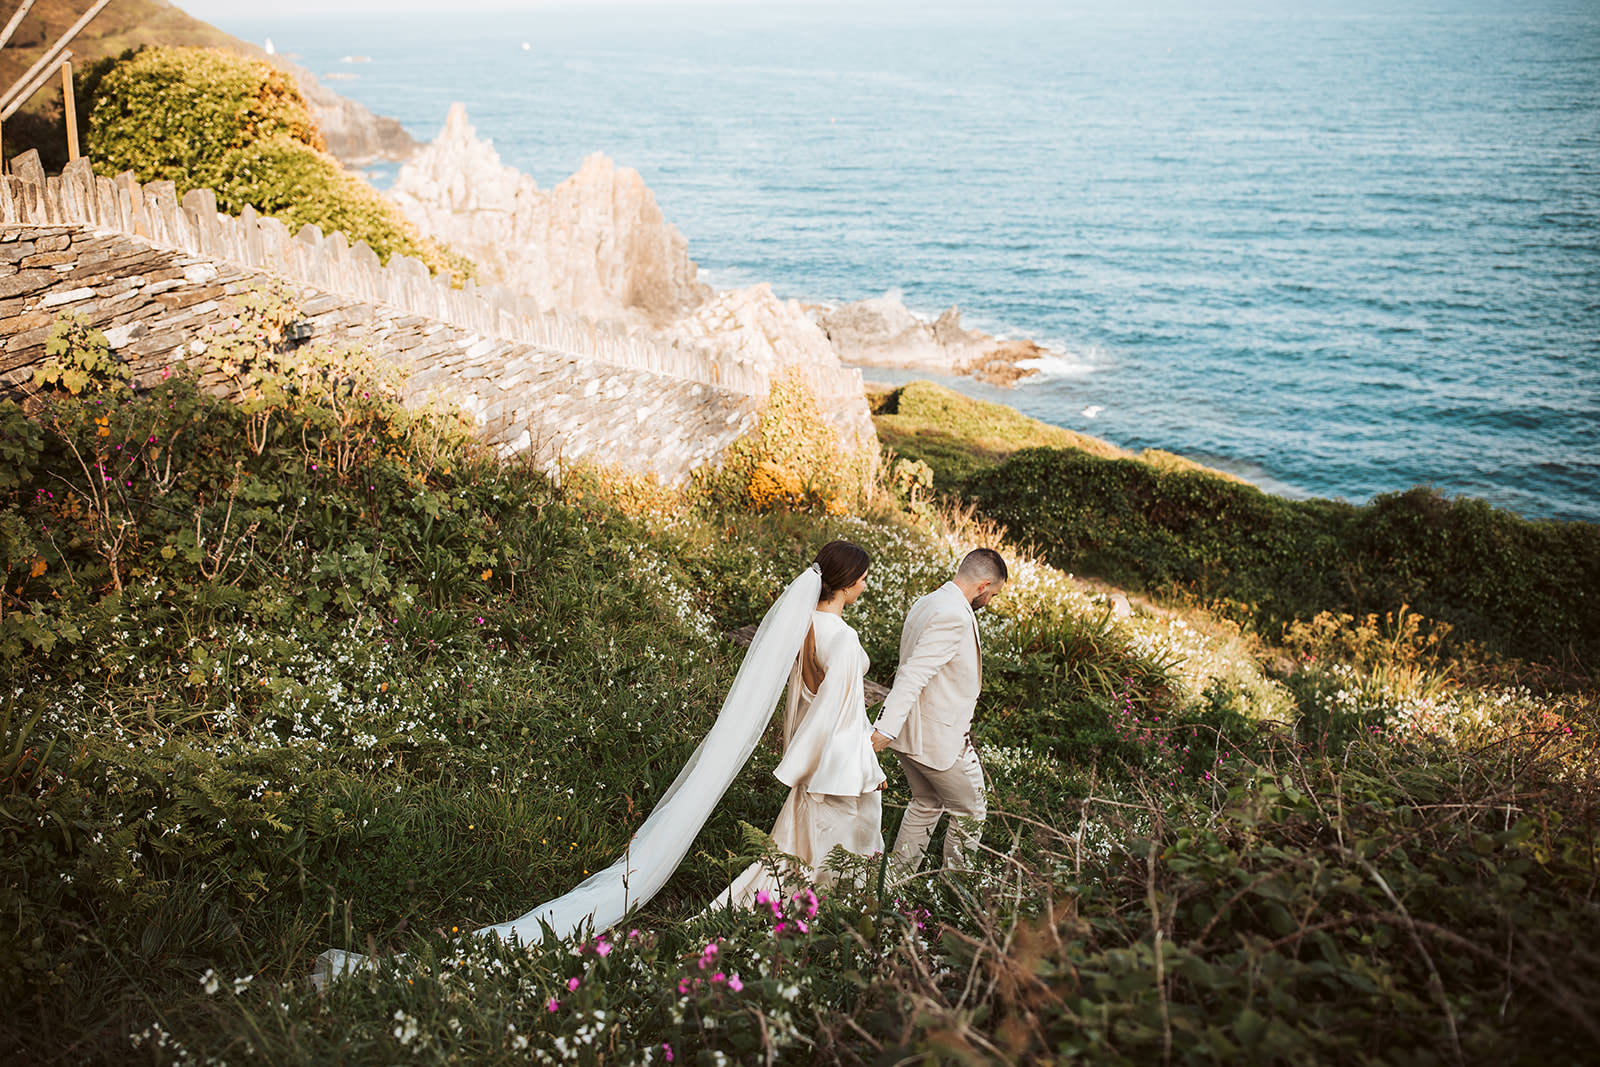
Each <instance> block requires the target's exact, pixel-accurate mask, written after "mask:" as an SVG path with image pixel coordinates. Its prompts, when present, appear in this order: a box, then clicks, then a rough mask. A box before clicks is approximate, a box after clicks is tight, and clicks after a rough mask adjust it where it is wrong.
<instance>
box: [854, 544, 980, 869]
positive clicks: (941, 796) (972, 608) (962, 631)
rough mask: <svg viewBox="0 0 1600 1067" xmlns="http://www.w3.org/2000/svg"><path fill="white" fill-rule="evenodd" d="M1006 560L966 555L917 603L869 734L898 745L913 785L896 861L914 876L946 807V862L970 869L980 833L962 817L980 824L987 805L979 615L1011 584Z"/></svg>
mask: <svg viewBox="0 0 1600 1067" xmlns="http://www.w3.org/2000/svg"><path fill="white" fill-rule="evenodd" d="M1006 577H1007V574H1006V561H1005V560H1004V559H1002V558H1000V553H998V552H996V551H995V550H994V549H992V548H979V549H975V550H973V551H972V552H969V553H967V556H966V558H965V559H963V560H962V561H961V566H960V567H959V568H957V570H956V576H955V578H954V579H953V580H951V581H949V582H946V583H945V584H944V585H942V586H940V587H939V588H938V589H935V590H934V591H933V592H931V593H929V594H928V595H927V596H924V597H923V598H921V599H920V600H918V601H917V602H916V603H915V604H913V605H911V611H910V612H909V613H907V615H906V624H905V628H904V629H903V630H901V631H900V669H899V671H897V672H896V674H895V676H894V688H892V689H891V690H890V691H889V695H888V696H887V697H885V698H884V701H883V709H882V711H880V712H879V713H878V722H877V725H876V726H875V727H874V728H873V731H872V748H873V751H875V752H882V751H883V750H884V749H885V748H892V749H894V751H895V755H897V756H899V757H900V766H901V767H903V768H904V769H905V772H906V779H907V780H908V781H909V782H910V783H911V803H910V805H909V806H908V807H907V808H906V814H905V818H904V819H903V820H901V823H900V834H899V836H898V837H896V838H895V842H894V852H893V855H892V859H893V861H894V864H895V865H896V866H897V867H899V868H901V869H902V870H903V871H904V872H905V873H914V872H915V871H916V869H917V868H918V867H919V866H921V864H922V856H923V853H925V852H926V851H927V850H928V839H929V838H931V837H932V836H933V830H934V827H935V826H936V825H938V822H939V817H940V816H941V815H944V814H946V813H948V814H950V815H951V816H953V817H954V818H953V819H952V820H951V824H950V828H949V830H948V832H947V833H946V834H945V842H944V862H945V866H946V867H950V868H965V867H966V866H967V855H966V853H967V851H968V850H969V849H971V848H973V847H975V846H976V845H977V836H976V835H975V834H973V833H971V832H970V831H969V830H968V829H967V828H966V827H965V826H963V825H961V823H960V822H958V821H957V820H958V819H973V820H976V821H979V822H981V821H982V820H983V817H984V815H985V813H986V812H987V810H988V808H987V806H986V803H985V798H984V788H983V765H982V764H980V763H979V762H978V753H977V750H976V749H974V748H973V747H972V709H973V706H974V705H975V704H976V703H977V700H978V691H979V689H981V688H982V685H983V653H982V651H981V649H980V648H979V646H978V617H977V615H976V614H974V613H975V612H976V611H977V609H979V608H981V607H983V606H984V605H985V604H987V603H989V601H990V600H992V599H994V597H995V595H996V594H997V593H999V592H1000V590H1001V588H1002V587H1004V585H1005V583H1006Z"/></svg>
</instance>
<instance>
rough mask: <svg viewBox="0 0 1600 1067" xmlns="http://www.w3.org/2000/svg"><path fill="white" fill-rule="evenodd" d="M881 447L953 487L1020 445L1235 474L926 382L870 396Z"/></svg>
mask: <svg viewBox="0 0 1600 1067" xmlns="http://www.w3.org/2000/svg"><path fill="white" fill-rule="evenodd" d="M870 399H871V402H872V409H873V416H874V417H873V422H874V423H875V424H876V426H877V428H878V437H879V439H880V440H882V442H883V444H884V446H885V447H886V448H889V449H891V450H892V451H894V452H896V453H897V454H899V455H901V456H903V457H905V458H907V459H911V460H920V461H922V462H924V463H927V464H928V465H929V466H930V467H932V468H933V472H934V479H935V482H936V484H937V485H939V486H941V487H947V488H952V489H953V488H956V487H959V486H960V485H961V484H962V483H964V482H965V481H966V480H967V479H969V478H971V477H972V476H973V475H975V474H977V473H979V472H980V471H985V470H988V469H990V468H992V467H995V466H997V465H999V464H1000V463H1001V462H1003V461H1004V460H1006V459H1008V458H1009V457H1010V456H1012V455H1013V454H1014V453H1016V452H1019V451H1021V450H1022V449H1025V448H1060V449H1068V450H1072V451H1077V452H1083V453H1086V454H1087V455H1091V456H1098V457H1100V458H1102V459H1134V458H1138V459H1141V460H1143V461H1144V462H1146V463H1148V464H1150V465H1152V466H1154V467H1156V468H1158V469H1161V470H1201V471H1206V472H1207V473H1209V474H1214V475H1215V476H1217V477H1219V478H1225V479H1228V480H1230V481H1238V480H1239V479H1237V478H1236V477H1235V476H1233V475H1231V474H1228V473H1226V472H1223V471H1218V470H1213V469H1211V468H1209V467H1202V466H1201V465H1200V464H1198V463H1195V462H1194V461H1193V460H1189V459H1185V458H1184V457H1182V456H1177V455H1174V454H1172V453H1171V452H1162V451H1160V450H1158V449H1146V450H1145V451H1144V452H1142V453H1138V454H1135V453H1133V452H1129V451H1127V450H1126V449H1121V448H1118V447H1117V446H1115V445H1113V444H1111V443H1110V442H1107V441H1102V440H1101V439H1100V438H1098V437H1090V436H1089V435H1088V434H1081V433H1078V432H1076V431H1074V430H1068V429H1065V428H1064V427H1060V426H1051V425H1050V424H1049V423H1045V422H1040V421H1039V420H1037V419H1030V418H1028V417H1027V416H1026V415H1023V414H1022V413H1021V412H1019V411H1017V410H1015V409H1014V408H1009V407H1007V406H1005V405H1004V404H993V403H989V402H988V401H984V400H974V399H971V398H970V397H965V396H962V395H961V394H960V393H957V392H955V391H954V390H951V389H947V388H945V387H944V386H941V385H935V384H934V383H932V382H911V383H910V384H908V385H903V386H901V387H899V388H897V389H892V390H888V391H886V392H881V393H877V394H874V395H873V396H872V397H871V398H870Z"/></svg>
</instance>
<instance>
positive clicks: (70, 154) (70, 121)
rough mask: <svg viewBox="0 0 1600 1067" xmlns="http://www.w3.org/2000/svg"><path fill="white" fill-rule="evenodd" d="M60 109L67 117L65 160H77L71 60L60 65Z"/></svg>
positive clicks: (76, 111) (75, 109)
mask: <svg viewBox="0 0 1600 1067" xmlns="http://www.w3.org/2000/svg"><path fill="white" fill-rule="evenodd" d="M61 107H62V110H63V111H64V112H65V113H66V116H67V159H68V161H71V160H75V159H77V158H78V103H77V101H76V100H75V99H74V98H73V92H72V60H70V59H69V60H67V61H66V62H65V63H63V64H61Z"/></svg>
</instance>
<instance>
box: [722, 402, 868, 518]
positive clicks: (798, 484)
mask: <svg viewBox="0 0 1600 1067" xmlns="http://www.w3.org/2000/svg"><path fill="white" fill-rule="evenodd" d="M875 458H876V457H874V456H872V455H868V454H865V453H863V452H861V451H857V450H852V449H850V448H847V447H846V446H845V444H844V443H843V442H842V441H841V440H840V438H839V433H838V431H837V430H836V429H835V428H834V427H833V425H832V424H831V423H829V422H828V420H827V418H826V417H824V415H823V414H822V409H821V408H820V407H818V406H817V400H816V397H814V396H813V395H812V394H811V390H810V388H809V387H807V385H806V384H805V381H804V380H803V379H802V378H801V377H799V376H798V375H786V376H783V377H780V378H778V379H776V380H775V381H774V382H773V383H772V388H771V391H770V392H769V394H768V396H767V404H766V407H765V408H764V409H762V413H761V421H760V422H759V423H757V425H756V427H755V429H754V430H752V431H751V432H750V433H748V434H746V435H745V436H744V437H742V438H740V439H739V440H738V441H736V442H734V444H733V446H732V447H731V448H729V449H728V451H727V452H726V453H725V454H724V455H723V457H722V464H721V466H720V468H718V469H717V470H715V471H706V472H703V473H700V474H698V475H697V480H698V486H699V490H700V495H701V496H702V497H703V499H704V500H705V501H706V502H707V503H708V504H709V505H710V506H711V507H713V508H725V507H732V508H748V509H750V510H753V511H758V512H759V511H771V510H775V509H776V510H785V511H797V510H810V511H816V512H820V513H826V514H830V515H842V514H844V513H845V512H846V511H849V510H850V509H851V508H852V507H853V506H854V505H857V504H859V503H860V502H861V501H862V499H863V498H864V497H865V495H866V493H867V492H868V489H869V487H870V486H871V483H872V477H873V474H874V463H873V461H874V459H875Z"/></svg>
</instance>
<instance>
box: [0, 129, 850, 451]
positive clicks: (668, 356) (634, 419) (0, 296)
mask: <svg viewBox="0 0 1600 1067" xmlns="http://www.w3.org/2000/svg"><path fill="white" fill-rule="evenodd" d="M31 155H32V154H31V153H29V154H25V155H24V156H22V157H18V159H17V160H16V161H14V166H15V170H16V173H15V174H13V175H11V176H7V177H4V178H0V390H4V391H10V392H15V391H16V390H18V389H20V388H22V387H24V386H25V384H26V383H27V382H29V381H30V380H31V378H32V374H33V370H34V368H36V367H37V366H38V365H39V364H40V363H41V362H43V361H44V360H45V359H46V356H45V352H44V343H45V340H46V339H47V337H48V336H49V333H50V330H51V328H52V326H53V325H54V323H55V321H56V319H57V317H58V316H59V315H61V314H64V313H73V314H79V315H82V316H83V317H84V318H85V319H86V320H87V321H88V322H89V323H90V324H91V325H94V326H96V327H98V328H100V329H102V330H103V331H104V332H105V334H106V336H107V339H108V340H109V341H110V342H111V344H112V346H113V348H114V349H115V350H116V351H117V353H118V355H119V356H121V357H123V358H124V359H126V360H127V361H128V362H129V363H130V365H131V366H132V367H133V369H134V372H135V376H136V380H142V381H145V382H148V381H150V380H151V379H152V378H153V377H156V376H159V374H160V371H161V368H162V367H163V366H165V365H167V364H169V363H171V362H174V361H176V360H180V359H184V358H186V357H187V356H189V355H191V354H198V353H199V352H200V351H201V350H203V346H204V344H205V343H206V338H207V336H208V331H207V328H208V327H212V326H215V325H216V324H219V323H222V322H225V321H226V320H228V319H229V318H231V317H232V308H231V305H230V301H229V300H228V297H230V296H232V295H236V294H239V293H242V292H245V291H248V290H249V289H251V288H256V287H260V286H264V285H267V284H270V283H271V282H273V281H274V280H277V281H278V282H279V283H280V284H287V285H288V287H289V288H290V289H291V291H292V292H293V294H294V296H295V298H296V301H297V306H298V307H299V308H300V309H301V313H302V316H303V318H304V320H305V323H304V324H305V325H306V326H307V327H308V328H309V335H310V340H311V341H313V342H315V341H328V342H339V341H356V342H364V343H367V344H368V345H369V347H370V348H371V349H372V350H373V351H375V352H378V353H380V354H383V355H385V356H387V357H389V358H391V359H394V360H395V361H397V362H399V363H401V364H403V365H404V366H405V367H406V368H407V370H408V372H409V380H410V383H411V386H410V387H411V389H412V390H413V392H414V394H415V395H417V396H421V395H424V394H428V393H438V394H442V395H445V396H448V397H450V398H452V399H453V400H455V401H456V402H458V403H459V404H460V405H461V406H462V407H463V408H465V409H466V410H467V411H469V412H471V413H472V414H473V416H474V417H475V418H476V419H477V420H478V422H479V424H480V426H481V427H482V433H483V435H484V437H485V438H486V439H487V440H488V441H489V442H491V443H492V444H493V445H495V446H496V447H497V448H498V449H499V450H500V451H501V452H502V454H507V455H510V454H514V453H519V452H530V453H532V454H533V455H534V456H535V457H536V458H537V459H538V460H539V461H540V462H541V463H543V464H544V465H546V466H547V467H550V468H553V467H555V466H558V465H559V464H560V463H562V462H570V461H574V460H579V459H583V460H593V461H596V462H600V463H605V464H615V465H619V466H623V467H626V468H629V469H633V470H637V471H641V472H649V473H653V474H656V475H658V476H659V477H661V478H663V479H664V480H666V481H668V482H676V481H679V480H681V479H683V478H684V477H686V476H687V474H688V473H689V472H690V471H691V470H693V469H695V468H696V467H698V466H701V465H703V464H705V463H707V462H709V461H712V460H714V459H716V458H717V457H718V456H720V455H721V454H722V452H723V451H725V450H726V448H727V447H728V445H730V444H731V443H732V442H733V441H734V440H736V439H737V438H738V437H739V436H740V435H741V434H742V433H744V432H745V431H747V430H748V429H749V428H750V427H751V426H753V425H754V424H755V422H756V420H757V418H758V416H759V411H760V409H761V407H762V405H763V403H764V401H765V399H766V395H767V392H768V390H769V388H770V381H771V379H770V375H771V374H772V370H771V368H770V367H767V366H763V365H760V364H759V363H752V362H750V361H747V360H741V359H739V358H736V357H727V356H723V357H712V356H710V355H708V354H707V353H706V352H704V351H702V350H699V349H697V348H695V347H694V346H692V345H689V344H681V345H662V344H651V343H646V342H641V341H640V340H638V339H635V338H630V337H624V336H619V335H616V334H610V333H606V332H605V331H603V330H600V329H598V328H596V327H592V326H590V325H588V324H587V323H583V322H581V321H572V320H564V319H561V318H559V317H556V316H552V315H548V314H540V313H539V312H538V309H537V308H536V307H533V306H532V305H531V303H530V302H529V301H527V300H525V299H523V298H519V297H517V296H515V295H513V294H511V293H509V292H506V291H505V290H501V289H489V288H475V287H472V286H470V285H469V286H468V287H467V288H465V289H453V288H451V287H450V286H449V284H448V282H447V281H443V280H439V279H435V278H433V277H431V276H430V275H429V274H428V272H427V269H426V268H425V267H423V265H422V264H421V263H418V262H416V261H414V260H409V259H406V258H405V257H401V256H397V257H395V258H394V260H392V261H391V262H390V264H388V265H387V266H381V265H379V263H378V261H377V257H376V256H375V255H374V254H373V253H372V252H371V250H370V249H368V248H367V247H366V245H364V244H357V245H356V246H355V247H353V248H352V247H350V246H349V245H348V243H347V242H346V241H345V239H344V236H343V235H342V234H338V233H335V234H332V235H329V236H324V235H323V234H321V233H320V232H319V231H317V229H316V227H314V226H307V227H305V228H303V229H302V230H301V231H300V232H299V233H298V234H295V235H293V236H291V235H290V234H289V231H288V230H287V228H286V227H284V226H283V225H282V224H281V223H279V222H278V221H277V220H275V219H271V218H264V217H260V216H257V215H256V214H255V213H254V212H252V211H249V210H247V211H246V212H245V213H244V214H243V215H241V216H240V217H238V218H234V217H231V216H228V215H223V214H220V213H218V212H217V211H216V206H215V198H214V197H213V196H212V194H211V193H210V192H209V191H207V190H199V191H196V192H191V193H190V194H188V195H187V196H185V197H184V198H183V200H182V202H181V203H180V202H179V200H178V197H177V195H176V190H175V188H174V187H173V185H172V183H171V182H152V183H150V184H147V185H140V184H138V183H137V182H135V181H133V180H132V178H131V176H127V175H124V176H122V177H120V178H118V179H115V180H113V179H107V178H102V177H98V176H96V175H94V174H93V173H92V171H91V170H90V169H89V167H88V165H87V164H86V163H84V162H83V161H79V162H78V163H76V164H74V165H72V166H70V167H69V168H68V169H67V170H66V171H64V172H63V173H62V175H61V176H60V177H50V178H47V177H46V176H45V175H44V174H43V173H42V171H41V170H40V169H39V167H38V164H37V159H36V157H35V158H30V157H31ZM791 372H792V373H799V374H801V375H802V376H803V377H805V378H806V379H807V381H808V383H809V384H810V386H811V388H812V389H813V391H815V392H816V393H817V395H818V398H819V400H821V401H822V404H823V408H824V410H825V411H828V412H829V413H830V415H831V417H833V418H834V419H835V421H836V423H837V425H838V427H839V429H840V432H841V436H844V437H846V439H849V440H854V441H857V442H859V443H860V444H861V445H863V446H872V445H875V443H876V435H875V434H874V433H873V431H872V425H871V420H870V416H869V415H867V414H866V413H865V402H864V400H863V399H862V392H861V385H860V375H859V373H857V372H853V371H850V372H843V373H838V372H834V371H833V370H831V369H830V368H812V367H801V368H794V369H793V370H792V371H791ZM208 384H212V385H220V384H221V383H220V380H219V381H216V382H210V383H208Z"/></svg>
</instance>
